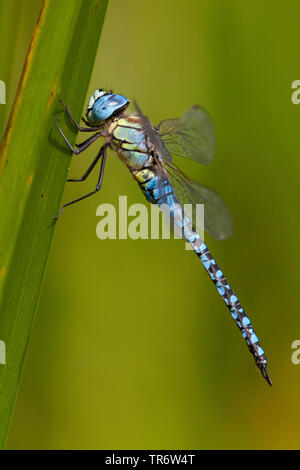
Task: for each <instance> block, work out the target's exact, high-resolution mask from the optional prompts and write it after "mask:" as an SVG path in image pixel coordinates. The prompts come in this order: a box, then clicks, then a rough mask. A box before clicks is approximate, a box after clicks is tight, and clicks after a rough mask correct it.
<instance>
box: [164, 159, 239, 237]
mask: <svg viewBox="0 0 300 470" xmlns="http://www.w3.org/2000/svg"><path fill="white" fill-rule="evenodd" d="M166 170H167V172H168V177H169V179H170V182H171V184H172V186H173V189H174V191H175V194H176V197H177V199H178V201H179V202H180V204H181V205H182V206H184V204H192V206H193V217H192V222H193V224H194V225H195V227H196V228H198V230H199V229H202V230H203V228H204V229H205V230H206V231H207V232H209V233H210V234H211V235H212V236H213V237H214V238H215V239H216V240H223V239H224V238H227V237H229V236H230V235H231V234H232V218H231V215H230V213H229V211H228V209H227V207H226V205H225V203H224V202H223V200H222V199H221V197H220V196H219V195H218V194H217V193H216V192H215V191H214V190H212V189H210V188H208V187H207V186H204V185H202V184H200V183H198V182H196V181H193V180H190V179H189V178H187V177H186V176H185V175H184V174H183V173H182V171H181V170H179V168H177V167H176V166H175V165H174V164H168V165H166ZM196 204H204V227H201V226H199V222H198V221H197V220H196V210H195V206H196Z"/></svg>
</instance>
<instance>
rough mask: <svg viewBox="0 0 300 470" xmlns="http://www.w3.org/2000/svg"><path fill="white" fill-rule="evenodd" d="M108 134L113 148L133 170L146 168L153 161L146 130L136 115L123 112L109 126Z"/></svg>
mask: <svg viewBox="0 0 300 470" xmlns="http://www.w3.org/2000/svg"><path fill="white" fill-rule="evenodd" d="M108 134H109V135H110V139H111V142H110V145H111V147H112V149H113V150H115V151H116V152H117V153H118V155H119V157H120V158H121V160H123V161H124V163H126V165H127V166H128V167H129V168H130V169H131V170H136V169H141V168H144V167H145V166H148V165H149V164H150V163H151V161H152V158H151V154H150V152H149V149H148V145H147V141H146V136H145V132H144V129H143V127H142V125H141V123H140V122H139V118H138V117H137V116H136V115H134V114H131V115H124V114H123V115H121V116H120V118H115V119H114V120H113V122H112V123H111V124H110V125H109V127H108Z"/></svg>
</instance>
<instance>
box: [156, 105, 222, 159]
mask: <svg viewBox="0 0 300 470" xmlns="http://www.w3.org/2000/svg"><path fill="white" fill-rule="evenodd" d="M157 129H158V130H159V133H160V135H161V137H162V139H163V141H164V143H165V145H166V147H167V148H168V150H169V152H170V153H173V154H175V155H178V156H180V157H185V158H189V159H191V160H195V161H197V162H199V163H203V164H205V165H208V164H209V163H210V162H211V161H212V159H213V156H214V154H215V147H216V139H215V130H214V126H213V123H212V120H211V118H210V117H209V115H208V114H207V112H206V111H205V110H204V109H203V108H201V107H200V106H192V107H191V108H189V109H188V110H187V111H186V112H185V113H184V114H183V115H182V116H181V117H180V118H179V119H165V120H164V121H161V122H160V123H159V125H158V126H157Z"/></svg>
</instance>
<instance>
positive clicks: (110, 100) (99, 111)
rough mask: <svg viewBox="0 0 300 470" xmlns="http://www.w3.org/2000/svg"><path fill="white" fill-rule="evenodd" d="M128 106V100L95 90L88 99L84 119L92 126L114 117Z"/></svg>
mask: <svg viewBox="0 0 300 470" xmlns="http://www.w3.org/2000/svg"><path fill="white" fill-rule="evenodd" d="M128 105H129V99H128V98H126V97H125V96H122V95H116V94H114V93H112V92H110V91H104V90H100V89H99V90H96V91H95V92H94V93H93V95H92V96H91V98H90V101H89V104H88V108H87V111H86V118H87V120H88V122H89V123H90V124H92V125H93V126H98V125H99V124H101V123H103V122H105V121H107V120H108V119H110V118H111V117H113V116H116V115H117V114H119V113H120V112H121V111H123V110H124V109H125V108H127V106H128Z"/></svg>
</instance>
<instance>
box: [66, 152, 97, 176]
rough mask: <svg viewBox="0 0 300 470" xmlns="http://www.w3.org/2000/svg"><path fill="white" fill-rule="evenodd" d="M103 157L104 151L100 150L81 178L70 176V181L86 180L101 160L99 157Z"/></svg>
mask: <svg viewBox="0 0 300 470" xmlns="http://www.w3.org/2000/svg"><path fill="white" fill-rule="evenodd" d="M101 157H102V153H101V152H99V153H98V154H97V156H96V158H95V159H94V160H93V161H92V164H91V165H90V166H89V167H88V169H87V170H86V172H85V173H84V174H83V175H82V177H81V178H78V179H73V178H69V179H67V181H68V182H80V181H84V180H85V179H86V178H87V177H88V176H89V174H90V173H91V171H92V170H93V168H94V167H95V166H96V164H97V162H98V161H99V159H100V158H101Z"/></svg>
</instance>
